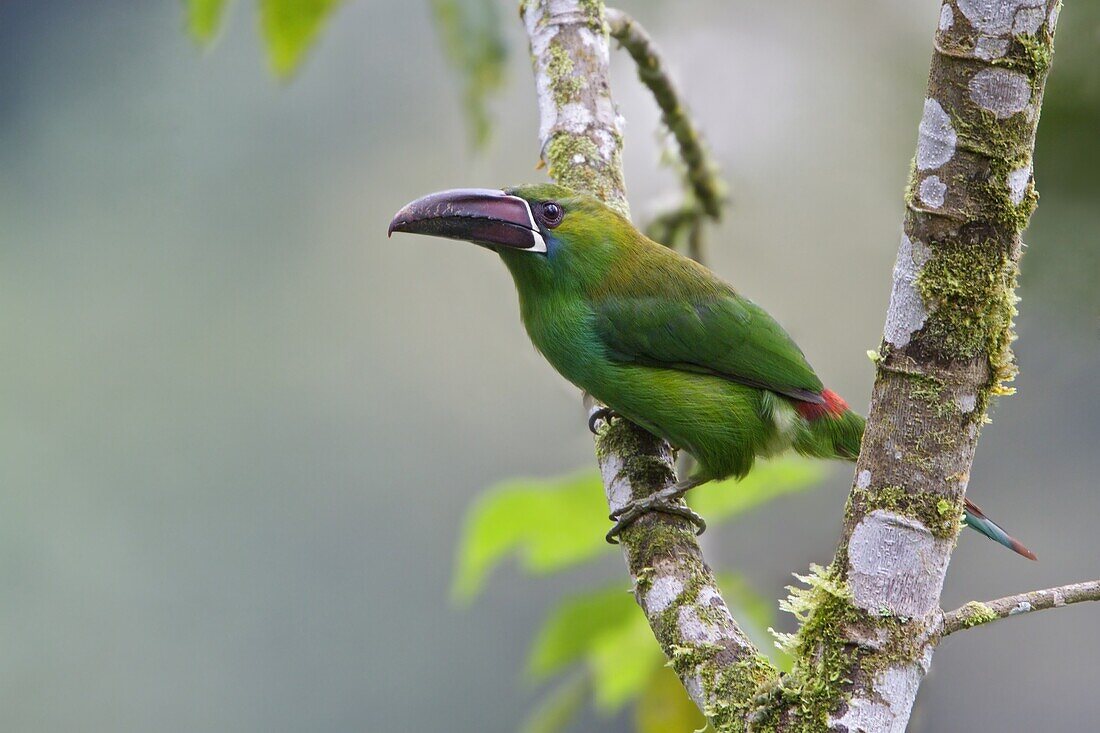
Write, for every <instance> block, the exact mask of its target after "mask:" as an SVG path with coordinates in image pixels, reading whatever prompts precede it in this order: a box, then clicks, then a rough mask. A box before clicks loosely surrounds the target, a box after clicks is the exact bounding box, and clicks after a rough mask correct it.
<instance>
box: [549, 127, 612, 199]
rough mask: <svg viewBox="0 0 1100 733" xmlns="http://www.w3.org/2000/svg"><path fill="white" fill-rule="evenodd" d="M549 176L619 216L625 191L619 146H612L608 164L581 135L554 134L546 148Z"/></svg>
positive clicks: (593, 145)
mask: <svg viewBox="0 0 1100 733" xmlns="http://www.w3.org/2000/svg"><path fill="white" fill-rule="evenodd" d="M545 156H546V163H547V165H548V166H549V173H550V176H551V177H552V178H554V179H556V180H557V181H558V183H560V184H561V185H563V186H566V187H567V188H572V189H574V190H576V191H586V192H588V193H590V194H592V195H594V196H596V197H597V198H599V199H602V200H604V201H606V202H607V204H608V205H609V206H611V207H612V208H615V209H617V210H619V211H620V212H623V211H624V210H625V208H626V204H625V202H623V201H622V199H621V196H622V191H623V189H624V188H625V186H624V185H623V179H622V172H621V171H622V164H621V146H618V145H617V146H616V147H615V150H614V152H613V153H612V159H611V161H610V162H609V163H606V164H605V163H604V162H603V161H602V160H601V157H600V151H599V149H598V148H597V147H596V144H595V143H594V142H592V140H590V139H588V138H587V137H585V136H583V135H573V134H570V133H568V132H557V133H555V134H554V135H553V136H552V137H551V138H550V142H549V143H547V145H546V153H545Z"/></svg>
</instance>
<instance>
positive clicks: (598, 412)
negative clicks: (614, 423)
mask: <svg viewBox="0 0 1100 733" xmlns="http://www.w3.org/2000/svg"><path fill="white" fill-rule="evenodd" d="M618 416H619V413H617V412H615V411H614V410H612V409H611V408H610V407H598V408H596V409H595V410H593V411H592V413H591V414H590V415H589V416H588V429H589V430H591V431H592V434H593V435H596V434H597V433H599V424H600V421H601V420H602V421H603V422H605V423H608V424H610V423H611V420H612V419H613V418H616V417H618Z"/></svg>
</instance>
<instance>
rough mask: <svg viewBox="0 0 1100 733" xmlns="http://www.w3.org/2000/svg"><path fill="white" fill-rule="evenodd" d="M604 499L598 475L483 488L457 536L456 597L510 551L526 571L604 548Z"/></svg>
mask: <svg viewBox="0 0 1100 733" xmlns="http://www.w3.org/2000/svg"><path fill="white" fill-rule="evenodd" d="M607 527H608V523H607V504H606V502H605V500H604V494H603V484H602V482H601V481H600V477H599V474H597V473H596V472H594V471H586V472H584V473H581V474H575V475H572V476H566V477H564V478H558V479H548V480H537V479H520V480H514V481H507V482H505V483H502V484H498V485H496V486H494V487H492V488H490V489H489V490H487V491H486V492H485V493H484V494H482V495H481V497H479V498H478V500H477V501H476V502H475V503H474V505H473V506H472V507H471V508H470V510H469V512H468V513H467V515H466V522H465V527H464V529H463V533H462V539H461V540H460V541H459V546H458V552H457V558H456V572H455V583H454V587H453V589H452V592H453V596H454V597H455V598H456V599H457V600H470V599H472V598H473V597H474V596H476V595H477V593H478V592H479V591H480V590H481V587H482V586H483V585H484V583H485V578H486V576H487V575H488V573H489V572H490V571H491V570H492V569H493V567H494V566H495V565H496V564H497V563H499V562H500V561H501V560H503V559H504V558H505V557H507V556H508V555H510V554H511V553H513V552H516V553H518V554H519V557H520V560H521V562H522V565H523V567H524V569H525V570H527V571H529V572H532V573H547V572H551V571H554V570H560V569H562V568H565V567H569V566H571V565H576V564H577V563H580V562H583V561H585V560H588V559H590V558H592V557H595V556H596V555H598V554H600V553H602V552H606V551H607V549H608V548H609V547H610V546H609V545H608V544H607V543H606V542H605V541H604V533H605V532H607Z"/></svg>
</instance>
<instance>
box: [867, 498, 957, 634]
mask: <svg viewBox="0 0 1100 733" xmlns="http://www.w3.org/2000/svg"><path fill="white" fill-rule="evenodd" d="M950 542H951V540H949V539H942V540H940V539H936V537H934V536H933V535H932V532H931V531H930V530H929V529H928V528H927V527H925V526H924V525H923V524H921V523H920V522H918V521H917V520H915V519H911V518H909V517H906V516H903V515H901V514H897V513H895V512H891V511H887V510H885V509H876V510H875V511H873V512H871V513H870V514H868V515H867V516H866V517H864V518H863V520H862V521H860V523H859V524H858V525H857V526H856V528H855V530H854V531H853V532H852V537H851V540H850V541H849V543H848V565H849V574H848V585H849V587H850V588H851V590H852V602H853V603H855V605H856V606H858V607H859V608H862V609H863V610H865V611H867V612H868V613H872V614H877V615H881V614H887V615H891V616H899V617H902V618H920V617H924V616H925V615H927V614H928V613H930V612H932V611H933V610H934V609H935V608H936V607H937V604H938V603H939V597H940V590H941V589H942V588H943V577H944V573H945V572H946V570H947V560H948V556H949V552H948V550H947V548H946V547H944V546H942V545H943V544H949V543H950Z"/></svg>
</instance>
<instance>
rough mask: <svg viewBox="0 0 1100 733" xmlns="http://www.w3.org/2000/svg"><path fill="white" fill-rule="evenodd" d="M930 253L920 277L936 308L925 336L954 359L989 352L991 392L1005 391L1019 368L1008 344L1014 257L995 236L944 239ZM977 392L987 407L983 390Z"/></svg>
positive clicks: (931, 306) (923, 293) (1012, 313)
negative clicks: (975, 239)
mask: <svg viewBox="0 0 1100 733" xmlns="http://www.w3.org/2000/svg"><path fill="white" fill-rule="evenodd" d="M932 252H933V254H932V257H931V258H930V259H929V260H928V262H927V263H925V265H924V267H923V268H922V270H921V273H920V275H919V276H918V278H917V285H918V287H919V288H920V292H921V296H922V297H923V298H924V302H925V303H926V304H927V305H928V306H929V310H932V311H933V313H934V315H933V317H931V318H929V319H928V323H927V324H926V326H925V334H926V336H927V337H930V338H932V339H934V341H935V343H937V344H939V346H940V349H941V350H942V351H943V352H944V353H945V354H946V355H947V356H949V357H951V358H956V359H973V358H975V357H977V356H978V355H979V354H985V355H986V357H987V358H988V359H989V365H990V368H991V382H990V391H992V392H994V393H998V392H1001V393H1003V392H1004V388H1005V385H1007V383H1008V382H1011V381H1012V379H1013V377H1014V376H1015V373H1016V371H1015V365H1014V359H1013V356H1012V352H1011V349H1010V346H1011V344H1012V341H1013V340H1014V338H1015V336H1014V334H1013V332H1012V326H1013V319H1014V318H1015V316H1016V303H1017V298H1016V274H1017V271H1018V268H1017V265H1016V261H1015V260H1014V259H1013V258H1012V257H1011V256H1010V255H1009V253H1008V252H1007V251H1006V250H1005V249H1004V247H1003V246H1002V245H1001V244H1000V243H999V242H997V241H995V240H986V241H983V242H979V243H977V244H965V243H961V242H942V243H938V244H936V245H935V246H933V248H932ZM979 397H980V399H982V401H983V402H982V404H981V407H982V408H983V410H982V411H983V412H984V407H985V405H984V397H985V395H980V396H979ZM979 414H981V413H979Z"/></svg>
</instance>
